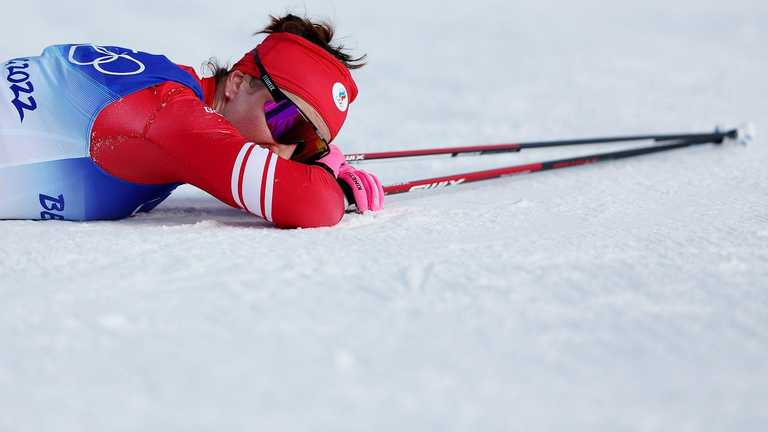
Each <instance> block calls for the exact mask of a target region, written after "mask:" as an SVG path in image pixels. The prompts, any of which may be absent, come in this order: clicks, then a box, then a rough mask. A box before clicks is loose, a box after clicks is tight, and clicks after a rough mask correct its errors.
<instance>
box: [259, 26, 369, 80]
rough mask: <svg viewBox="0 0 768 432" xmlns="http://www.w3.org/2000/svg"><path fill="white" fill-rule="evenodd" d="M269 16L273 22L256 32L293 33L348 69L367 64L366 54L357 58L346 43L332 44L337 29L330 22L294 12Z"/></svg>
mask: <svg viewBox="0 0 768 432" xmlns="http://www.w3.org/2000/svg"><path fill="white" fill-rule="evenodd" d="M269 17H270V18H271V19H272V23H271V24H270V25H268V26H267V27H265V28H264V30H262V31H260V32H257V33H255V34H271V33H293V34H295V35H298V36H301V37H303V38H304V39H306V40H308V41H310V42H312V43H314V44H315V45H317V46H319V47H321V48H323V49H324V50H326V51H327V52H328V53H330V54H331V55H332V56H334V57H336V58H337V59H338V60H339V61H340V62H342V63H344V66H346V67H347V69H359V68H361V67H363V66H365V61H364V60H365V58H366V57H367V55H366V54H363V55H362V56H360V57H357V58H355V57H352V55H351V54H349V53H347V52H345V51H346V48H344V45H331V39H333V35H334V33H335V30H334V28H333V24H331V23H330V22H327V21H322V22H319V23H314V22H312V21H310V20H309V18H301V17H298V16H296V15H294V14H288V15H286V16H284V17H281V18H277V17H274V16H272V15H270V16H269Z"/></svg>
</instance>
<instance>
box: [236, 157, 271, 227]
mask: <svg viewBox="0 0 768 432" xmlns="http://www.w3.org/2000/svg"><path fill="white" fill-rule="evenodd" d="M270 153H271V151H270V150H268V149H264V148H261V147H259V146H255V147H254V148H253V151H251V154H250V155H249V156H248V160H247V161H245V172H243V179H242V184H243V205H244V208H245V209H247V210H248V211H250V212H251V213H253V214H255V215H259V216H261V217H264V215H263V214H262V213H261V181H262V176H263V175H264V168H265V167H264V165H265V164H264V162H265V161H266V160H267V156H268V155H269V154H270Z"/></svg>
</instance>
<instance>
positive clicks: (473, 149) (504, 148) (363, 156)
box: [345, 129, 738, 163]
mask: <svg viewBox="0 0 768 432" xmlns="http://www.w3.org/2000/svg"><path fill="white" fill-rule="evenodd" d="M737 134H738V131H737V130H736V129H732V130H728V131H718V130H716V131H715V132H711V133H692V134H662V135H629V136H616V137H602V138H600V137H599V138H581V139H571V140H555V141H532V142H526V143H517V144H490V145H477V146H461V147H438V148H431V149H418V150H399V151H389V152H376V153H352V154H348V155H345V158H346V160H347V162H353V163H354V162H360V161H366V160H376V159H396V158H406V157H415V156H433V155H445V154H450V155H452V156H457V155H460V154H480V155H484V154H494V153H513V152H519V151H520V150H524V149H532V148H545V147H559V146H571V145H588V144H608V143H619V142H631V141H648V140H653V141H656V142H664V141H674V140H705V142H711V143H720V142H722V141H723V140H724V139H726V138H736V136H737Z"/></svg>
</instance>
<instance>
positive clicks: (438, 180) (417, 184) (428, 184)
mask: <svg viewBox="0 0 768 432" xmlns="http://www.w3.org/2000/svg"><path fill="white" fill-rule="evenodd" d="M729 133H730V131H729V132H728V133H727V134H729ZM728 137H729V138H731V137H732V138H736V136H735V135H733V136H731V135H730V134H729V135H728ZM713 141H714V140H713V135H697V136H694V137H693V138H689V139H682V140H673V141H669V142H667V141H665V142H666V144H660V145H656V146H651V147H642V148H635V149H629V150H620V151H614V152H608V153H595V154H591V155H587V156H578V157H572V158H566V159H557V160H552V161H546V162H537V163H529V164H523V165H515V166H510V167H504V168H495V169H489V170H483V171H472V172H467V173H463V174H455V175H448V176H443V177H434V178H429V179H423V180H414V181H410V182H406V183H401V184H394V185H390V186H384V195H394V194H399V193H404V192H413V191H416V190H422V189H437V188H442V187H448V186H455V185H458V184H462V183H470V182H475V181H481V180H489V179H494V178H498V177H504V176H508V175H515V174H527V173H534V172H539V171H548V170H553V169H558V168H567V167H572V166H579V165H587V164H593V163H597V162H603V161H607V160H615V159H624V158H628V157H634V156H640V155H646V154H651V153H658V152H663V151H667V150H674V149H679V148H684V147H689V146H694V145H700V144H710V143H713ZM720 142H722V140H721V141H720ZM715 143H716V144H719V143H717V142H715Z"/></svg>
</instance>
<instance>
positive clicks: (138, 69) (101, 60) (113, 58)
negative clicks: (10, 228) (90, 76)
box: [69, 45, 146, 76]
mask: <svg viewBox="0 0 768 432" xmlns="http://www.w3.org/2000/svg"><path fill="white" fill-rule="evenodd" d="M89 49H90V50H89ZM130 51H131V52H134V53H138V51H136V50H130ZM98 54H101V57H97V58H95V59H93V60H90V61H82V59H83V58H84V57H85V58H90V57H93V56H94V55H98ZM78 58H79V59H81V60H78ZM120 59H123V60H124V61H118V60H120ZM69 62H70V63H72V64H76V65H78V66H93V68H94V69H96V70H97V71H99V72H101V73H103V74H104V75H115V76H126V75H138V74H140V73H142V72H144V70H145V69H146V66H144V63H142V62H140V61H138V60H136V59H135V58H133V57H131V56H130V55H128V54H125V53H123V54H118V53H114V52H112V51H110V50H108V49H106V48H104V47H101V46H98V45H72V46H71V47H70V48H69ZM115 62H117V63H115ZM110 63H112V64H111V65H110ZM102 65H109V66H102ZM121 68H122V69H123V70H117V69H121Z"/></svg>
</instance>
